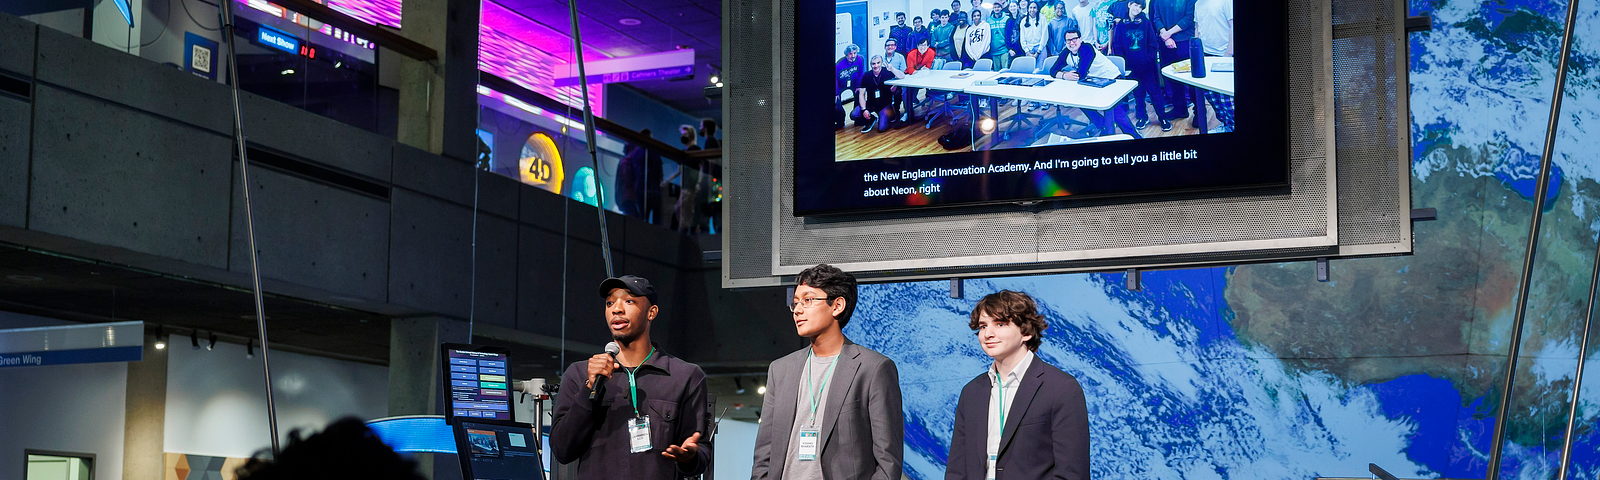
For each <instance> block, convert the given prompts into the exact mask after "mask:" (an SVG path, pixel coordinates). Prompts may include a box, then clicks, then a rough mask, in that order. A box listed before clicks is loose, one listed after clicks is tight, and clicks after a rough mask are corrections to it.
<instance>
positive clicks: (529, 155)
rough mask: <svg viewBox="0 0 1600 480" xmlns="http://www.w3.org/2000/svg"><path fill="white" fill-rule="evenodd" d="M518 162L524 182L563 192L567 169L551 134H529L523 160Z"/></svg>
mask: <svg viewBox="0 0 1600 480" xmlns="http://www.w3.org/2000/svg"><path fill="white" fill-rule="evenodd" d="M517 163H518V166H519V167H520V171H521V177H522V183H526V184H529V185H533V186H536V187H539V188H543V189H545V190H549V191H550V192H551V193H557V194H559V193H561V185H562V182H563V181H565V180H566V171H565V170H564V169H563V167H562V165H561V151H560V150H558V149H556V141H555V139H553V138H550V135H549V134H546V133H544V132H534V134H532V135H528V141H527V142H525V143H523V144H522V160H520V161H518V162H517Z"/></svg>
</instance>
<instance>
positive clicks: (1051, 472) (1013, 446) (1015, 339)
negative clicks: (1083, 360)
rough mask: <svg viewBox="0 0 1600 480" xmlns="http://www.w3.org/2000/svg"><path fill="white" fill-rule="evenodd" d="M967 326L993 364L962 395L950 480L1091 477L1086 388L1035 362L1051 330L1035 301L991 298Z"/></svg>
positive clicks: (1016, 295)
mask: <svg viewBox="0 0 1600 480" xmlns="http://www.w3.org/2000/svg"><path fill="white" fill-rule="evenodd" d="M967 326H968V327H971V328H972V330H973V331H975V332H977V333H978V344H979V345H980V346H982V348H983V353H986V354H988V355H989V356H990V357H993V358H994V364H993V366H991V367H990V368H989V371H987V372H984V374H983V375H979V376H978V377H977V378H974V379H972V381H971V382H968V383H967V386H966V387H965V388H962V389H961V399H960V400H959V401H957V403H956V426H955V434H954V435H953V436H951V438H950V457H949V458H950V460H949V463H948V464H947V467H946V469H945V477H944V478H945V480H968V479H970V480H985V479H994V480H1001V479H1007V478H1019V479H1020V478H1027V479H1035V478H1060V479H1069V480H1080V479H1087V478H1089V416H1088V408H1087V406H1086V405H1085V402H1084V398H1083V387H1081V386H1079V385H1078V379H1076V378H1073V376H1072V375H1070V374H1068V373H1066V372H1063V371H1061V369H1058V368H1056V367H1054V366H1051V365H1050V364H1048V363H1045V362H1044V361H1042V360H1041V359H1039V358H1038V357H1037V356H1035V355H1034V352H1037V351H1038V350H1039V344H1040V343H1041V336H1042V335H1043V333H1044V330H1045V329H1046V328H1049V324H1048V323H1046V322H1045V319H1044V316H1043V315H1040V314H1039V309H1038V306H1037V305H1035V304H1034V301H1033V298H1032V297H1029V296H1028V294H1026V293H1022V292H1013V291H1010V290H1001V291H999V292H996V293H992V294H989V295H988V296H985V297H983V300H980V301H978V305H977V306H976V307H974V308H973V309H972V315H971V322H970V323H969V324H968V325H967ZM1019 437H1020V438H1019Z"/></svg>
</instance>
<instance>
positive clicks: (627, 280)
mask: <svg viewBox="0 0 1600 480" xmlns="http://www.w3.org/2000/svg"><path fill="white" fill-rule="evenodd" d="M600 298H603V299H605V319H606V327H607V328H608V329H610V330H611V338H612V339H614V340H616V343H617V345H618V346H620V347H622V352H621V353H618V354H617V355H616V356H615V357H613V356H610V355H607V354H604V353H600V354H596V355H595V356H593V357H590V358H588V359H586V360H584V361H580V362H574V363H573V364H572V365H571V366H570V367H568V368H567V371H566V373H565V374H563V375H562V376H561V396H559V397H557V399H556V409H555V411H554V412H553V413H552V417H553V419H552V420H551V421H550V450H551V452H552V453H554V454H555V457H556V461H559V462H561V463H571V462H573V461H575V460H582V461H583V462H582V463H580V464H578V475H577V478H579V479H592V480H600V479H614V478H627V479H661V480H670V479H676V478H683V477H687V476H694V475H700V474H702V473H705V471H706V467H707V466H708V465H710V464H711V445H710V444H709V442H710V440H711V439H710V438H702V434H704V433H706V432H707V430H706V427H707V426H708V425H709V422H707V416H708V415H707V414H706V375H705V372H703V371H701V370H700V367H699V366H698V365H695V364H693V363H689V362H685V361H683V360H680V359H678V358H677V357H674V356H671V355H667V354H666V353H665V352H662V351H660V350H658V349H657V346H656V344H655V343H652V342H651V341H650V324H651V323H653V322H655V320H656V315H658V314H660V313H661V307H659V306H657V305H656V291H655V287H653V286H651V285H650V281H649V280H646V279H644V278H641V277H636V276H633V275H623V276H621V277H613V278H608V279H606V280H605V281H604V282H600ZM591 392H592V393H591Z"/></svg>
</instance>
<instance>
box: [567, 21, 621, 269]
mask: <svg viewBox="0 0 1600 480" xmlns="http://www.w3.org/2000/svg"><path fill="white" fill-rule="evenodd" d="M567 14H568V16H569V17H571V18H572V58H573V60H574V61H575V62H576V63H577V64H578V86H579V89H580V90H581V91H582V92H583V135H584V139H585V140H586V142H585V143H588V144H589V160H590V161H591V162H592V163H593V165H594V179H593V180H592V181H593V182H594V203H595V205H594V210H595V213H596V214H598V215H600V255H601V256H602V258H604V259H605V262H606V276H607V277H615V276H617V275H616V273H615V272H612V271H611V235H609V234H607V233H606V198H605V189H603V188H600V157H599V156H597V155H596V154H595V151H594V109H592V108H589V75H588V73H586V72H585V71H584V68H583V36H582V35H581V34H580V33H579V32H578V3H577V1H576V0H567Z"/></svg>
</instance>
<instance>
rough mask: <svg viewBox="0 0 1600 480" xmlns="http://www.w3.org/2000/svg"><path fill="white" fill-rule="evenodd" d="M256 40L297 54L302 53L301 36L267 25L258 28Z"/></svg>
mask: <svg viewBox="0 0 1600 480" xmlns="http://www.w3.org/2000/svg"><path fill="white" fill-rule="evenodd" d="M256 42H257V43H260V44H262V45H266V46H268V47H272V48H276V49H278V50H283V51H285V52H289V53H292V54H295V55H299V54H300V39H299V38H295V36H294V35H290V34H288V33H284V32H283V31H281V30H278V29H276V28H272V27H268V26H266V25H262V26H261V28H259V29H257V30H256Z"/></svg>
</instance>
